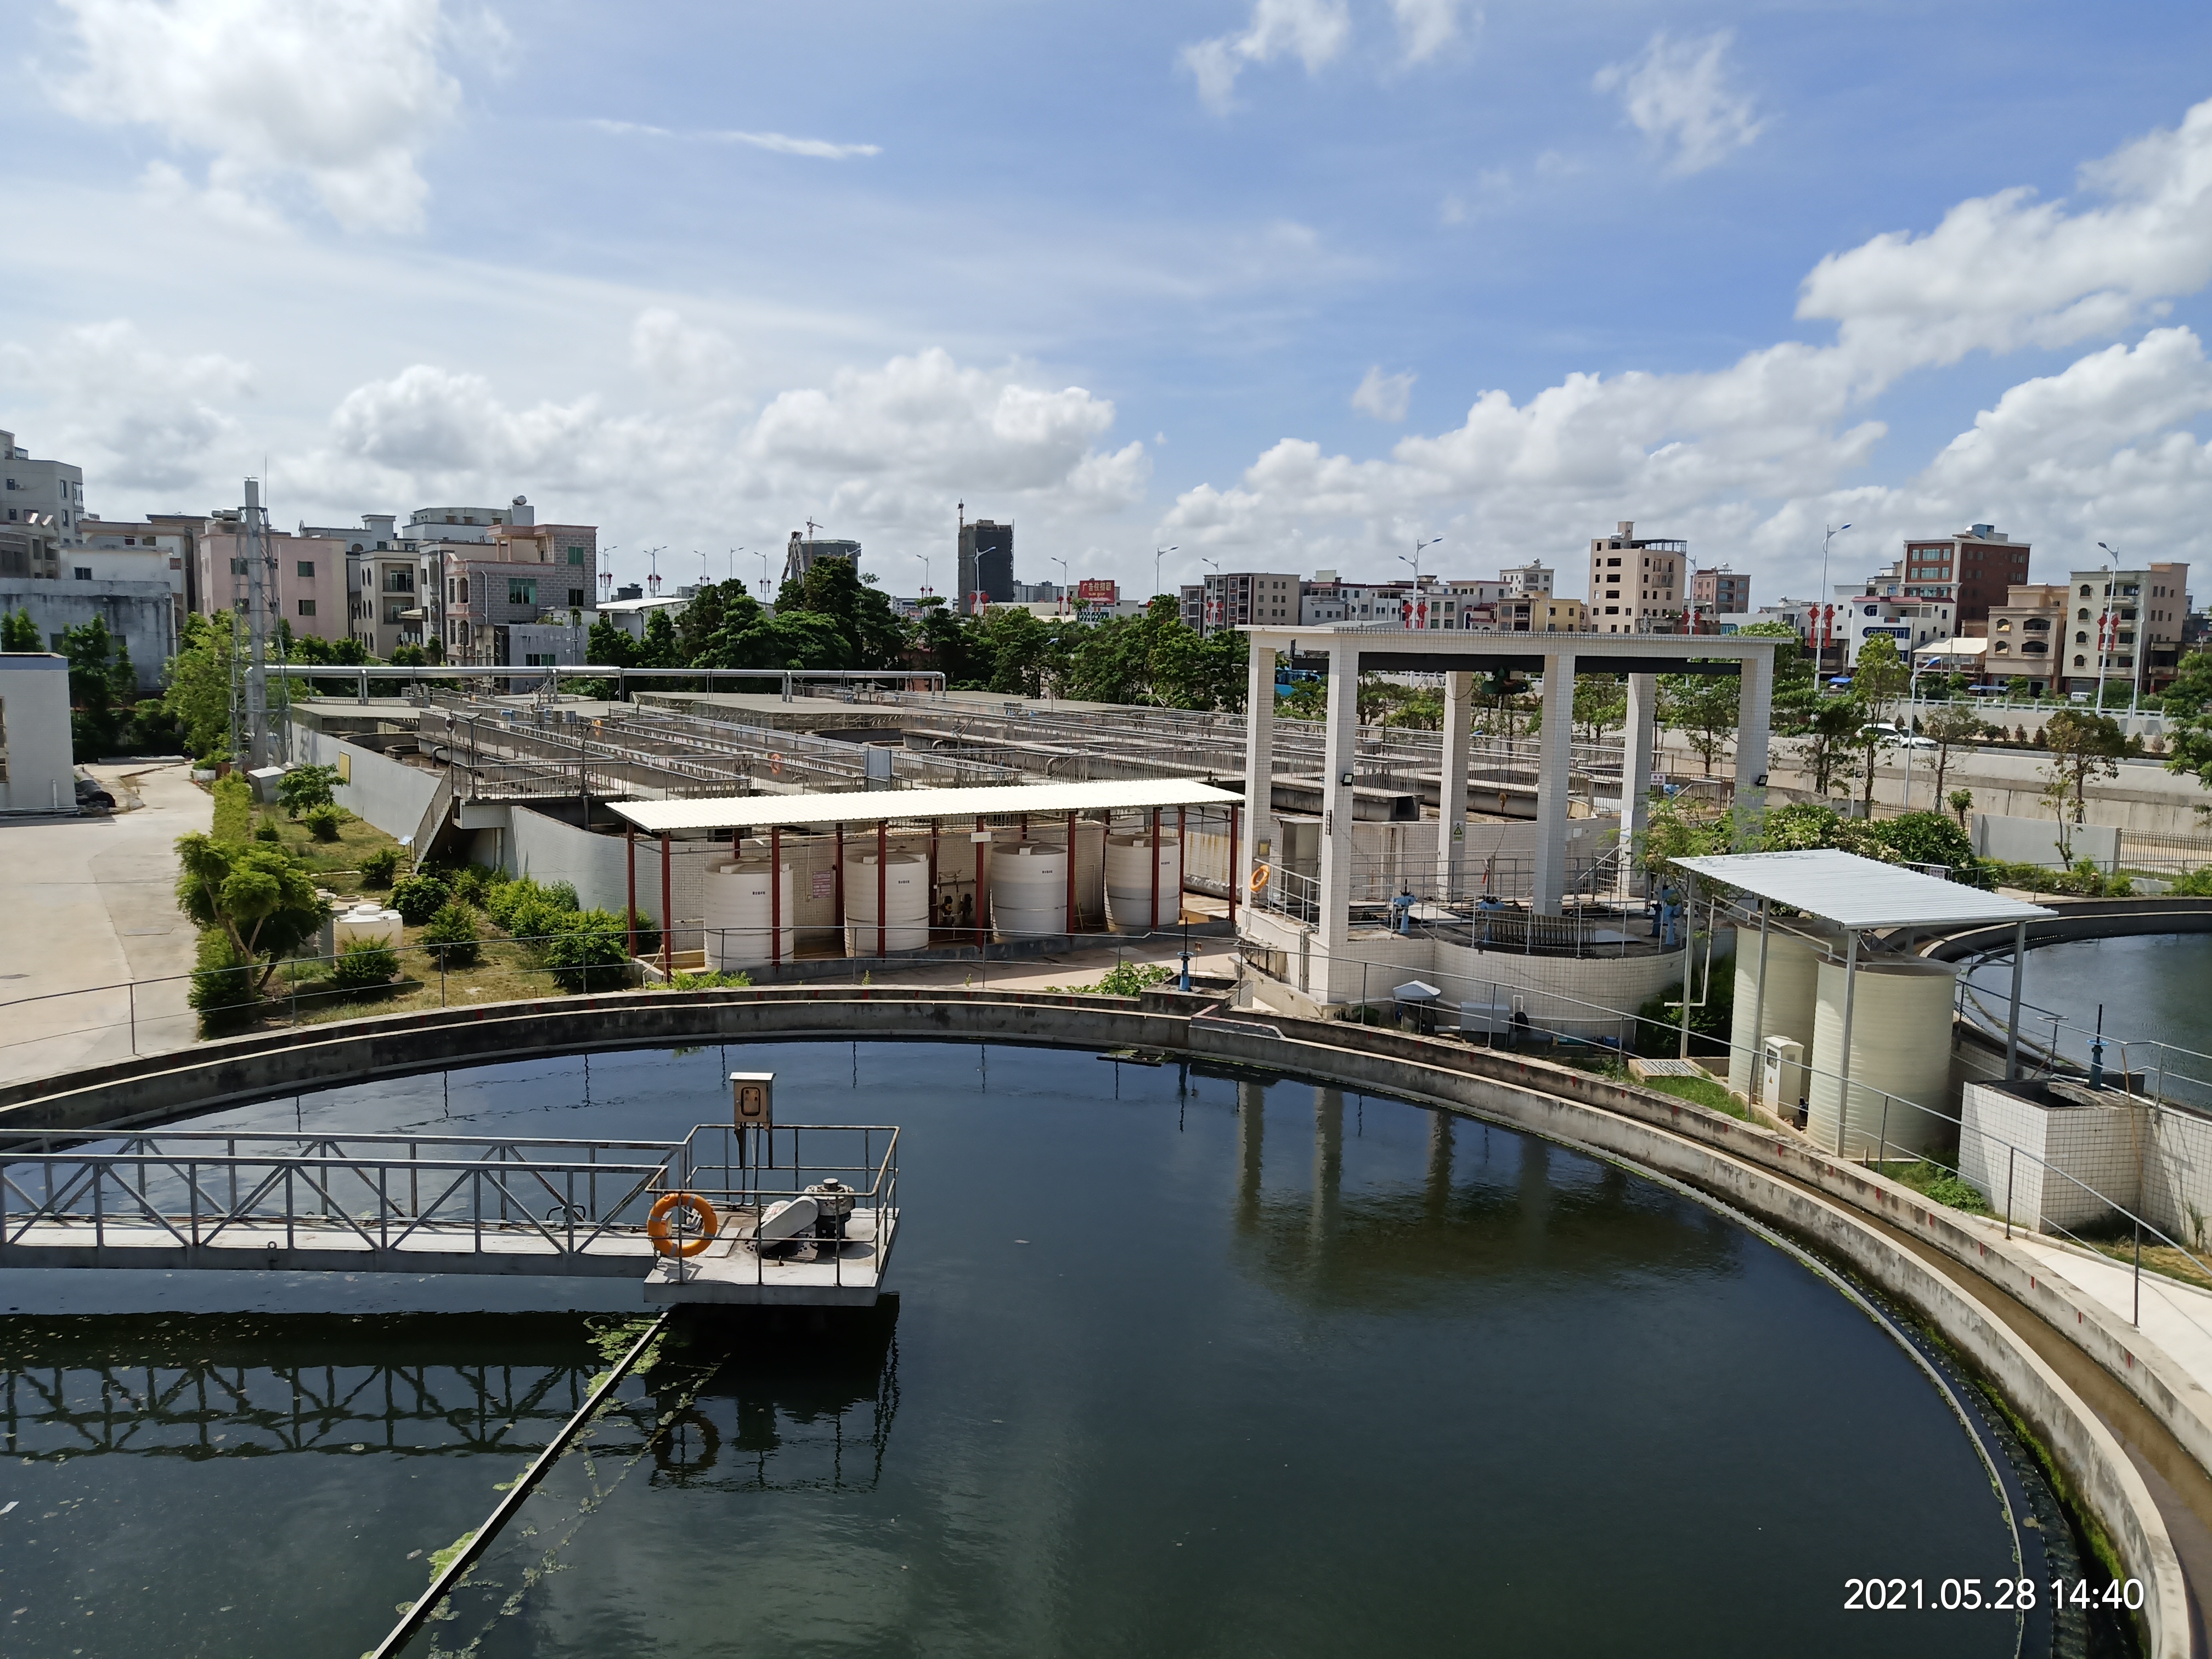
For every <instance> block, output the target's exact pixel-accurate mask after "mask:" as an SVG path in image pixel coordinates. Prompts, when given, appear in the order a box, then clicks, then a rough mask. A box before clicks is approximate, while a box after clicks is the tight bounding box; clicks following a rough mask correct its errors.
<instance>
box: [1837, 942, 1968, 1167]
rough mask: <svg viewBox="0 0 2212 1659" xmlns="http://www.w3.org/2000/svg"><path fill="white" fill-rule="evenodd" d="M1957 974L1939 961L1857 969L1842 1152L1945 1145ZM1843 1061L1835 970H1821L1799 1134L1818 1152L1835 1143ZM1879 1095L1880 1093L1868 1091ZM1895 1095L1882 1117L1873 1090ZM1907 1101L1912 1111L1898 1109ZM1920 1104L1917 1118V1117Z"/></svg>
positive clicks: (1840, 978) (1867, 1153) (1840, 979)
mask: <svg viewBox="0 0 2212 1659" xmlns="http://www.w3.org/2000/svg"><path fill="white" fill-rule="evenodd" d="M1957 979H1958V969H1956V968H1954V966H1952V965H1951V964H1950V963H1945V962H1925V961H1912V962H1884V963H1865V962H1862V963H1860V964H1859V970H1858V990H1857V994H1856V996H1855V997H1854V999H1853V1000H1852V1004H1851V1066H1850V1071H1851V1099H1850V1112H1849V1115H1848V1116H1847V1117H1846V1118H1845V1119H1844V1152H1845V1153H1846V1154H1847V1155H1848V1156H1850V1157H1853V1158H1859V1157H1864V1158H1873V1157H1874V1156H1875V1151H1876V1148H1877V1146H1878V1145H1879V1144H1880V1143H1881V1142H1883V1141H1887V1144H1888V1146H1889V1149H1890V1151H1889V1155H1890V1156H1892V1157H1895V1156H1896V1155H1897V1154H1898V1153H1899V1152H1905V1153H1906V1154H1908V1155H1917V1154H1918V1153H1921V1152H1927V1151H1929V1150H1930V1149H1931V1148H1933V1147H1935V1146H1937V1145H1938V1144H1939V1143H1942V1142H1943V1141H1945V1140H1947V1139H1948V1133H1949V1131H1950V1128H1951V1125H1950V1124H1949V1123H1948V1122H1947V1121H1945V1120H1944V1118H1942V1117H1939V1116H1936V1115H1933V1114H1936V1113H1945V1114H1948V1113H1949V1111H1950V1107H1949V1098H1950V1091H1951V1006H1952V994H1953V991H1954V986H1955V983H1956V981H1957ZM1843 1060H1844V964H1843V963H1840V962H1824V963H1821V964H1820V992H1819V1002H1818V1006H1816V1007H1815V1008H1814V1013H1813V1055H1812V1060H1811V1061H1810V1064H1811V1066H1812V1067H1813V1075H1812V1077H1811V1079H1809V1082H1808V1087H1807V1089H1806V1091H1805V1092H1806V1094H1807V1096H1808V1102H1809V1104H1808V1116H1807V1121H1806V1133H1808V1135H1810V1136H1811V1137H1812V1139H1813V1144H1814V1146H1818V1147H1820V1148H1821V1149H1822V1150H1823V1151H1832V1150H1833V1148H1834V1147H1835V1145H1836V1110H1837V1106H1838V1096H1839V1095H1840V1094H1841V1092H1842V1088H1841V1085H1840V1083H1839V1081H1838V1077H1839V1074H1840V1073H1841V1072H1842V1070H1843ZM1877 1091H1881V1092H1877ZM1884 1092H1886V1093H1887V1094H1890V1095H1893V1096H1895V1097H1896V1099H1895V1100H1894V1101H1892V1102H1890V1103H1889V1104H1888V1111H1887V1116H1886V1117H1885V1115H1884V1112H1883V1104H1884V1103H1883V1100H1882V1093H1884ZM1905 1101H1910V1102H1911V1103H1912V1105H1910V1106H1908V1105H1905V1104H1902V1102H1905ZM1915 1106H1924V1107H1926V1108H1927V1109H1928V1110H1926V1111H1916V1110H1915V1109H1913V1108H1914V1107H1915Z"/></svg>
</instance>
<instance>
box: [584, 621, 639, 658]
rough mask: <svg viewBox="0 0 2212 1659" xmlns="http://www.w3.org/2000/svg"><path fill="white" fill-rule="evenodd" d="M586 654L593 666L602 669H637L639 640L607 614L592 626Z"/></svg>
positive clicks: (586, 645) (587, 639)
mask: <svg viewBox="0 0 2212 1659" xmlns="http://www.w3.org/2000/svg"><path fill="white" fill-rule="evenodd" d="M585 654H586V656H588V657H589V658H590V659H591V660H592V664H593V665H594V666H596V667H600V668H635V667H636V666H637V665H638V663H637V640H636V638H635V635H632V634H631V633H630V631H629V629H627V628H624V627H623V625H622V624H621V623H618V622H617V621H616V620H615V619H614V618H613V617H611V616H609V615H608V614H607V613H606V612H605V611H601V612H600V613H599V620H598V621H597V622H595V623H592V631H591V633H590V634H589V635H586V644H585Z"/></svg>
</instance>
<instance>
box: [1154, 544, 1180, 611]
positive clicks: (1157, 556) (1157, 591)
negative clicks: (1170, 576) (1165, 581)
mask: <svg viewBox="0 0 2212 1659" xmlns="http://www.w3.org/2000/svg"><path fill="white" fill-rule="evenodd" d="M1181 545H1182V544H1180V543H1178V544H1176V546H1175V547H1156V548H1154V549H1153V550H1152V597H1153V598H1154V599H1158V598H1159V596H1160V595H1161V594H1162V593H1163V592H1165V591H1166V590H1165V589H1164V588H1163V587H1162V586H1160V561H1161V560H1162V559H1164V558H1165V557H1167V556H1168V555H1169V554H1170V553H1173V552H1176V551H1177V550H1179V549H1180V548H1181Z"/></svg>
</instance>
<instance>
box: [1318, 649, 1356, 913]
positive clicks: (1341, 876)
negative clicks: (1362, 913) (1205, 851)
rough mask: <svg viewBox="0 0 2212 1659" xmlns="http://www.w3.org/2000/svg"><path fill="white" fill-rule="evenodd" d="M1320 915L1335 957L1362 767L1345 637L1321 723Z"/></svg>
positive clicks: (1348, 898)
mask: <svg viewBox="0 0 2212 1659" xmlns="http://www.w3.org/2000/svg"><path fill="white" fill-rule="evenodd" d="M1322 733H1323V735H1322V778H1321V800H1322V813H1321V899H1320V905H1321V914H1320V915H1319V916H1318V917H1317V918H1316V925H1315V928H1314V932H1315V933H1316V935H1317V936H1318V937H1319V939H1320V941H1321V945H1322V949H1323V950H1324V951H1327V952H1328V954H1329V955H1331V956H1332V957H1333V956H1335V955H1337V954H1338V953H1339V952H1340V951H1342V950H1343V949H1344V945H1345V941H1346V939H1348V938H1349V937H1350V935H1351V932H1352V856H1353V854H1352V779H1353V778H1355V777H1356V776H1357V775H1358V766H1359V647H1358V646H1356V645H1353V644H1352V643H1351V642H1350V641H1342V642H1340V643H1337V644H1334V645H1332V646H1330V647H1329V653H1328V715H1327V717H1326V721H1325V724H1324V726H1323V727H1322Z"/></svg>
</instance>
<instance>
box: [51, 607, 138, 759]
mask: <svg viewBox="0 0 2212 1659" xmlns="http://www.w3.org/2000/svg"><path fill="white" fill-rule="evenodd" d="M62 654H63V655H64V656H66V657H67V658H68V659H69V665H70V666H69V684H70V738H71V740H72V743H73V745H74V747H75V750H76V758H77V759H79V760H81V761H83V760H98V759H99V758H100V757H101V756H102V755H112V754H113V753H115V752H116V750H118V749H119V748H120V747H122V738H123V735H124V733H125V731H126V730H127V729H128V728H129V726H130V724H131V715H132V714H134V713H135V712H136V710H137V696H138V671H137V669H135V668H133V667H132V666H131V651H130V648H129V647H127V646H125V644H124V642H123V641H121V640H119V639H118V638H117V637H116V636H115V635H113V634H112V633H110V632H109V631H108V627H107V622H106V618H105V617H94V618H93V619H92V620H91V621H90V622H88V623H81V624H80V625H78V626H77V627H75V628H72V629H69V630H68V631H67V632H66V633H64V635H62Z"/></svg>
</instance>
